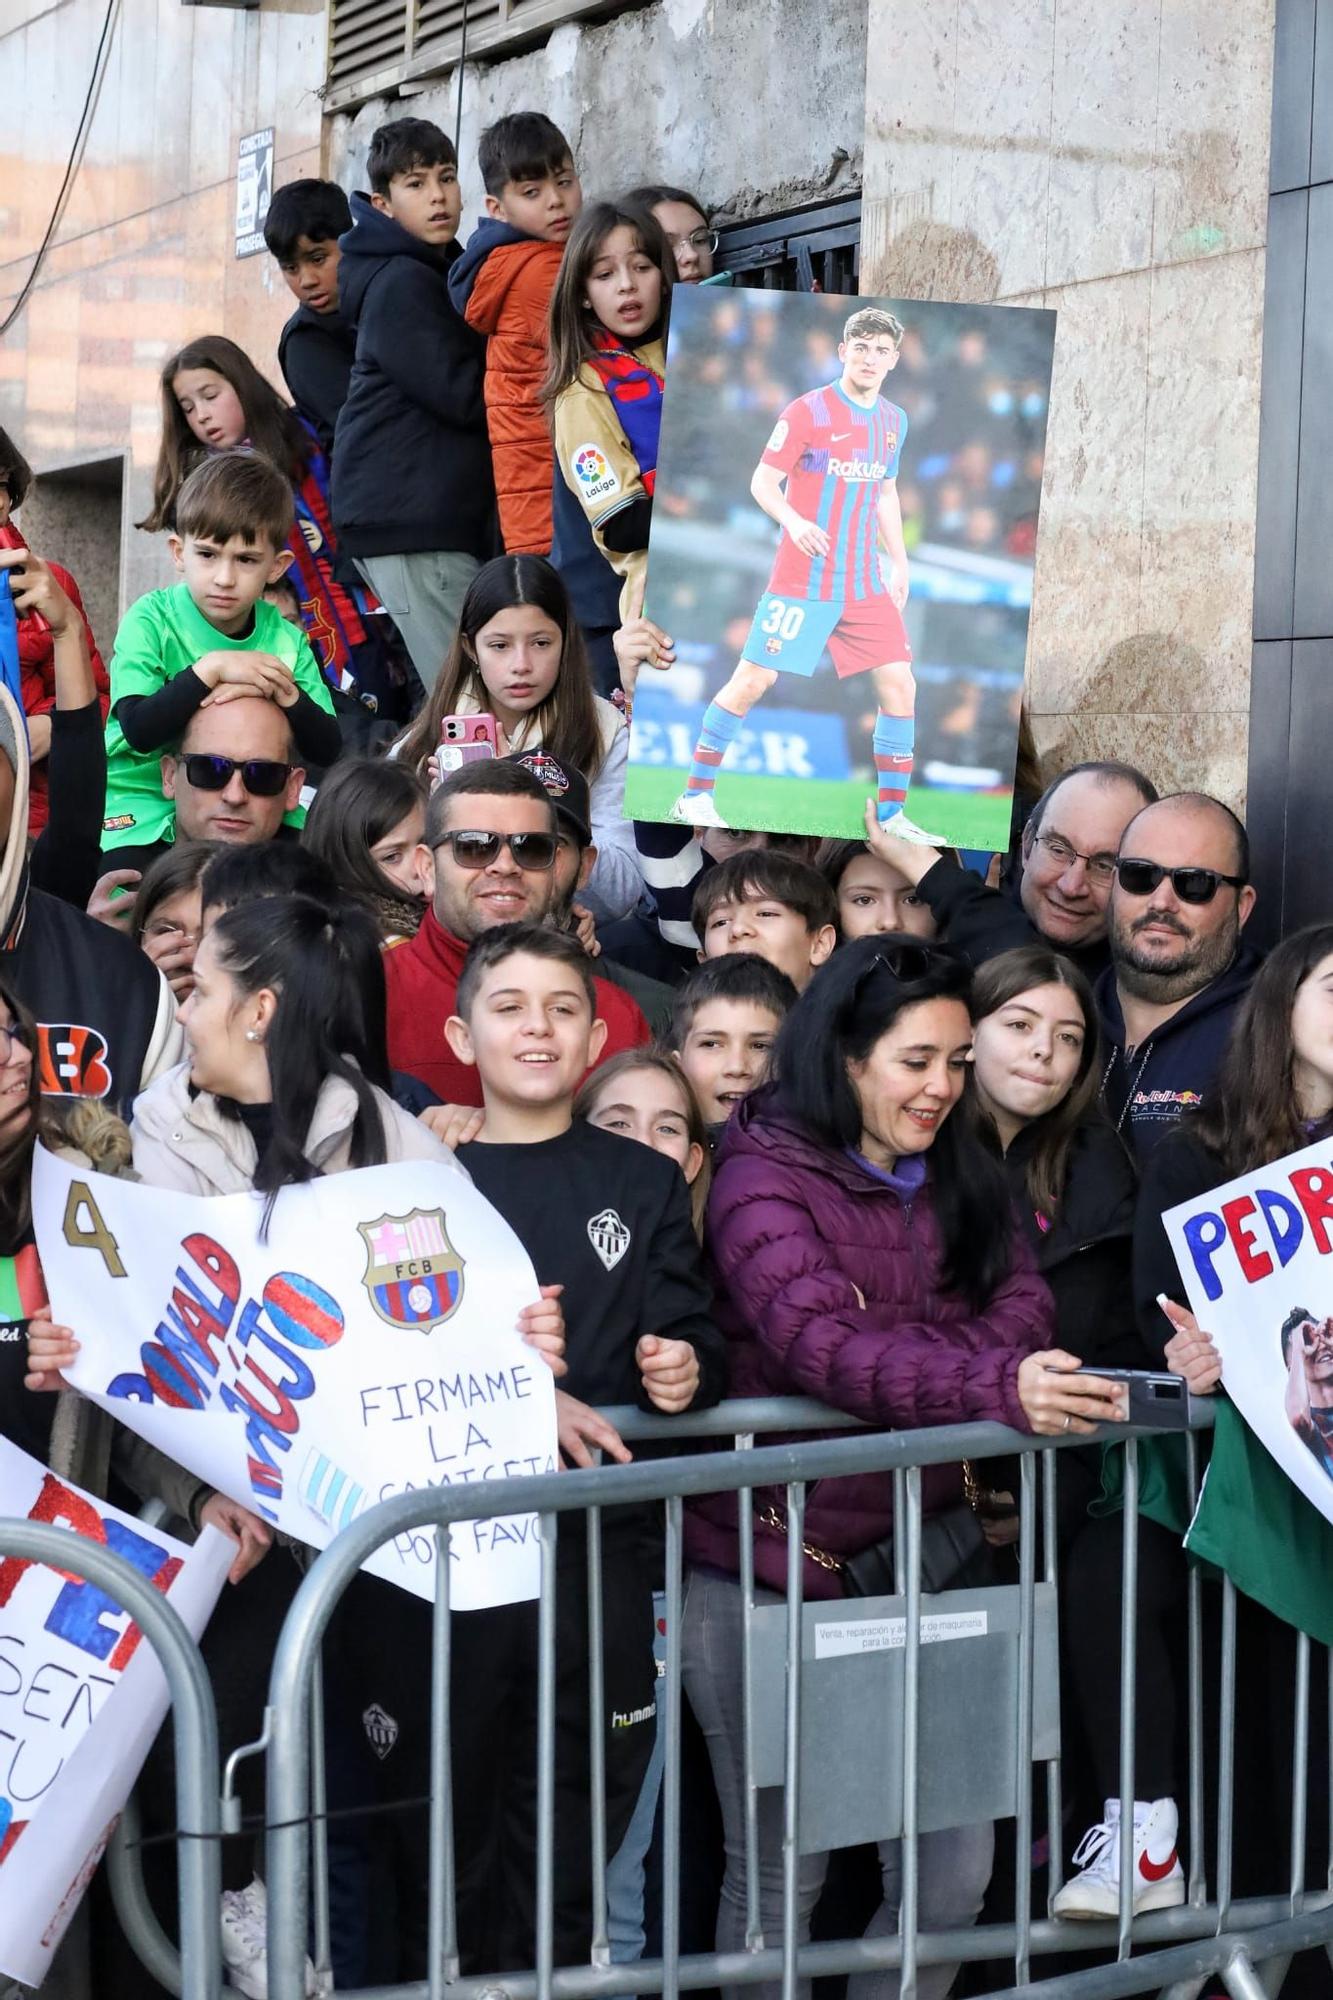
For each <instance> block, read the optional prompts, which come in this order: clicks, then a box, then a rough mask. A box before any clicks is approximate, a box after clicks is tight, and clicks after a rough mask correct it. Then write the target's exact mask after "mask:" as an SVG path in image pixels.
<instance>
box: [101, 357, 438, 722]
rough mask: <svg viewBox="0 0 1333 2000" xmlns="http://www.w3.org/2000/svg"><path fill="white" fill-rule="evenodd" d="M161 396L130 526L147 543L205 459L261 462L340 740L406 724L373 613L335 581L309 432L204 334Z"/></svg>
mask: <svg viewBox="0 0 1333 2000" xmlns="http://www.w3.org/2000/svg"><path fill="white" fill-rule="evenodd" d="M161 396H162V441H161V444H160V445H159V447H158V454H157V470H156V472H155V474H154V478H153V504H152V506H151V507H150V509H149V510H148V513H147V514H146V515H145V516H144V518H143V520H142V521H140V522H139V526H140V527H141V528H146V529H148V530H149V531H150V532H154V533H155V532H156V531H157V530H159V529H162V528H170V527H171V526H173V524H174V518H175V507H176V496H177V494H178V493H179V492H180V490H181V487H182V486H183V485H184V483H185V481H186V479H187V478H188V477H189V475H190V474H191V473H192V472H193V471H194V468H195V466H196V465H199V464H201V463H202V462H203V460H204V459H205V458H206V457H208V455H209V454H210V453H212V452H219V451H234V450H236V449H237V448H239V447H244V448H245V449H247V450H250V451H257V452H259V453H261V454H262V456H263V457H265V458H267V459H268V460H269V462H270V464H272V465H275V466H277V468H278V470H279V472H281V473H282V474H283V475H284V476H285V477H286V478H287V479H288V480H290V481H291V487H292V493H293V495H294V497H295V500H296V524H295V526H294V527H293V529H292V532H291V534H290V536H289V537H288V541H287V547H288V548H289V549H290V550H291V554H292V567H291V570H290V572H289V574H290V576H291V578H292V580H293V582H294V583H295V585H296V591H297V596H298V598H299V599H300V604H301V623H302V627H303V629H304V631H305V634H306V637H307V638H308V639H309V641H310V644H311V646H312V648H313V649H314V653H315V657H316V659H317V660H318V661H319V665H320V669H321V671H322V673H323V675H324V678H325V679H326V680H327V682H328V683H329V686H330V688H331V689H332V690H333V692H334V694H335V695H336V696H337V701H336V706H337V709H338V714H339V718H340V720H341V721H342V722H343V724H344V730H345V734H346V735H347V736H349V737H350V738H352V739H353V740H354V741H359V740H360V739H361V738H362V737H363V736H365V735H367V733H368V732H369V731H370V730H371V729H372V726H373V721H374V719H376V718H380V719H390V720H391V719H393V718H394V717H397V716H401V715H404V714H406V713H407V710H406V708H405V707H404V706H403V702H404V700H405V692H406V690H405V680H404V676H403V675H402V674H401V673H400V672H399V671H398V670H397V668H396V667H395V666H394V665H393V663H392V662H391V661H390V660H389V657H388V655H387V653H386V651H385V647H384V640H383V637H382V635H381V633H380V632H379V631H378V630H377V629H376V626H375V624H374V622H373V621H372V620H371V617H370V614H371V612H372V611H373V610H376V609H377V607H376V606H375V604H374V600H373V599H372V598H371V597H370V596H369V594H368V593H367V592H366V591H365V590H364V588H362V587H361V586H360V585H356V584H348V583H346V582H345V581H343V580H342V578H341V576H340V575H339V574H338V573H336V572H337V569H338V538H337V535H336V534H335V532H334V527H333V515H332V512H331V509H330V505H329V468H328V461H327V460H326V459H325V457H324V453H323V451H322V450H321V449H320V444H319V439H318V436H317V435H316V432H315V429H314V426H313V425H312V424H309V423H307V421H306V419H305V418H304V417H303V416H302V415H301V414H300V412H299V411H297V410H294V409H293V408H292V406H291V404H290V403H285V402H284V401H283V399H282V397H281V396H280V395H279V394H278V392H277V390H276V389H275V388H274V387H273V385H272V383H271V382H269V381H268V380H267V379H266V378H265V377H264V376H263V375H261V374H260V372H259V370H258V369H257V368H256V367H255V364H254V362H253V361H252V360H251V359H250V357H249V355H248V354H247V353H246V352H245V350H244V348H241V347H238V346H237V345H236V342H235V341H234V340H227V339H226V338H225V337H224V336H223V335H222V334H220V333H210V334H204V335H203V336H202V337H201V338H200V339H198V340H192V341H190V342H189V343H188V345H187V346H185V347H182V348H180V349H179V350H178V352H177V353H175V354H173V355H171V356H169V358H168V360H167V362H166V364H165V366H164V367H163V370H162V375H161ZM382 622H383V621H382V619H381V621H380V623H381V624H382Z"/></svg>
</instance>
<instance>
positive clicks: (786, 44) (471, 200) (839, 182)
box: [329, 0, 866, 218]
mask: <svg viewBox="0 0 1333 2000" xmlns="http://www.w3.org/2000/svg"><path fill="white" fill-rule="evenodd" d="M865 62H866V7H865V0H819V4H817V5H814V4H809V0H728V4H727V5H725V6H719V5H717V4H716V0H657V4H654V5H652V6H648V7H644V8H641V9H639V10H637V11H635V12H632V13H627V14H622V15H620V16H618V17H617V18H616V19H614V20H611V21H607V22H604V23H601V24H598V25H592V26H590V25H587V24H576V23H568V24H566V25H565V26H563V27H559V28H557V29H556V30H555V32H554V33H553V34H552V36H551V38H550V40H549V41H548V42H547V43H546V44H545V45H544V46H543V47H541V48H537V49H534V50H532V51H531V52H530V53H528V54H525V55H519V56H511V57H508V58H507V59H504V60H501V61H498V62H495V63H490V64H478V65H476V66H473V65H471V64H469V65H468V67H467V69H466V71H465V72H464V85H463V123H462V144H461V148H460V160H461V163H462V181H463V194H464V203H465V214H466V215H467V216H469V217H472V216H475V214H476V211H477V206H478V201H479V195H480V190H479V188H478V185H477V174H476V146H477V139H478V137H479V136H480V134H481V131H482V129H483V127H484V126H486V125H487V124H489V123H490V122H491V120H492V119H494V118H498V117H500V116H501V115H502V114H503V113H505V112H507V111H518V110H534V109H535V110H540V111H545V112H546V113H547V115H548V116H549V117H551V118H554V119H555V121H556V123H557V124H558V125H559V126H560V128H561V129H562V131H564V132H565V133H566V134H567V136H568V138H569V142H570V144H571V146H572V147H573V150H574V157H575V159H576V161H577V162H578V167H579V172H580V175H581V178H582V181H583V186H584V189H585V190H586V191H587V192H588V193H589V194H611V193H615V192H617V191H620V190H623V189H626V188H629V187H632V186H633V185H634V184H635V182H638V181H647V180H664V181H670V182H673V183H676V184H678V185H682V186H684V187H687V188H691V189H697V190H698V191H699V194H700V196H701V198H702V199H703V200H705V201H706V202H708V203H709V204H710V205H711V207H712V208H713V210H714V212H716V213H720V214H723V215H725V216H726V217H728V218H736V217H740V216H750V215H762V214H771V213H773V212H774V211H776V210H778V209H783V208H791V207H795V206H796V205H797V204H799V203H801V202H809V201H817V200H818V199H819V198H820V196H821V195H826V194H842V193H846V192H848V191H849V190H851V189H854V188H855V187H856V185H857V184H858V182H859V179H860V162H861V137H862V127H863V124H864V115H865V96H864V81H865ZM456 93H457V85H456V82H455V80H454V78H453V77H449V78H445V79H442V80H441V81H440V82H439V83H438V84H428V85H427V86H426V88H425V89H424V90H423V91H422V92H421V93H420V95H415V94H414V95H413V96H412V97H410V98H404V99H402V100H398V101H395V102H394V103H393V104H392V105H390V104H387V103H385V102H383V101H379V102H375V103H371V104H367V105H364V106H363V107H362V108H361V110H359V111H358V112H357V113H356V114H355V116H352V117H347V116H343V117H337V118H334V119H333V120H332V121H331V123H332V128H333V129H332V134H331V144H330V151H329V167H330V171H331V173H332V174H333V175H334V176H335V178H336V179H338V180H340V181H341V182H342V183H343V185H344V186H345V187H348V188H354V187H364V185H365V180H364V176H363V168H364V162H365V155H366V147H367V145H368V144H369V141H370V135H371V133H372V132H373V131H374V129H375V127H376V126H377V125H379V124H381V123H382V122H383V120H384V119H385V118H392V117H401V116H403V115H404V114H411V115H412V116H414V117H422V118H434V119H435V120H436V122H437V123H439V124H441V125H443V126H444V128H445V130H446V131H447V132H452V131H453V129H454V118H455V111H456V104H457V95H456Z"/></svg>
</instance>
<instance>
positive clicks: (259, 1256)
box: [33, 1149, 557, 1610]
mask: <svg viewBox="0 0 1333 2000" xmlns="http://www.w3.org/2000/svg"><path fill="white" fill-rule="evenodd" d="M263 1208H264V1198H263V1197H262V1196H259V1195H253V1194H235V1195H220V1196H216V1197H213V1198H210V1199H205V1198H201V1197H197V1196H191V1195H181V1194H170V1193H166V1192H163V1191H162V1190H161V1189H156V1188H146V1187H140V1186H138V1185H137V1184H136V1183H134V1182H132V1181H122V1180H114V1179H111V1178H109V1177H106V1176H103V1175H99V1174H91V1173H83V1172H80V1171H79V1170H77V1169H75V1168H73V1167H70V1166H68V1165H66V1164H65V1163H64V1162H63V1161H60V1160H58V1159H56V1158H55V1157H54V1156H53V1155H51V1154H49V1153H46V1152H43V1151H41V1150H40V1149H39V1155H38V1158H37V1161H36V1164H35V1168H34V1175H33V1217H34V1223H35V1226H36V1231H37V1241H38V1246H39V1249H40V1252H41V1258H42V1269H43V1272H44V1274H45V1277H46V1282H47V1287H48V1290H49V1292H50V1296H51V1307H52V1312H53V1315H54V1317H55V1319H56V1321H57V1322H58V1323H61V1324H64V1325H66V1326H69V1327H71V1328H72V1329H73V1330H74V1332H75V1334H76V1336H77V1337H78V1340H79V1342H80V1344H81V1350H82V1351H81V1352H80V1354H79V1357H78V1365H77V1367H76V1368H75V1369H74V1370H73V1372H72V1373H71V1375H70V1380H71V1381H72V1382H73V1383H74V1385H75V1386H76V1387H77V1388H78V1389H80V1390H81V1391H82V1392H83V1394H84V1395H87V1396H91V1397H92V1399H93V1400H94V1401H95V1402H99V1403H102V1404H104V1405H105V1406H106V1407H107V1408H108V1409H110V1410H113V1411H114V1412H115V1414H116V1416H117V1417H119V1419H120V1421H121V1422H122V1423H124V1424H128V1425H129V1427H130V1429H131V1430H135V1431H138V1432H139V1433H140V1434H141V1435H142V1436H144V1437H146V1438H147V1439H148V1440H149V1441H150V1442H151V1443H153V1444H155V1445H157V1446H159V1448H160V1449H161V1450H163V1451H165V1452H166V1453H168V1454H169V1455H170V1456H171V1457H172V1458H174V1459H176V1460H177V1461H178V1462H179V1463H180V1464H181V1465H185V1466H188V1467H189V1468H190V1470H191V1471H192V1472H196V1473H198V1474H199V1476H200V1477H201V1478H203V1479H206V1480H208V1481H209V1482H210V1483H211V1484H212V1485H213V1486H215V1487H217V1488H218V1489H219V1491H221V1492H223V1493H226V1494H228V1495H229V1496H230V1498H231V1499H233V1500H238V1501H240V1502H241V1503H242V1504H243V1505H244V1506H247V1507H250V1508H252V1509H253V1510H254V1512H255V1513H257V1514H260V1515H262V1516H263V1518H264V1519H265V1520H267V1521H271V1522H272V1523H273V1524H274V1525H275V1526H276V1527H278V1528H280V1529H281V1530H283V1532H284V1533H286V1534H290V1535H292V1536H294V1537H296V1538H298V1539H299V1540H301V1541H304V1542H309V1543H311V1544H312V1545H313V1546H314V1547H315V1548H323V1547H324V1546H325V1545H326V1543H328V1542H329V1541H331V1540H332V1539H333V1537H334V1535H336V1534H337V1533H338V1532H339V1530H340V1529H342V1528H345V1527H347V1526H349V1524H350V1523H351V1522H352V1521H354V1520H355V1519H356V1518H357V1516H358V1515H359V1514H361V1513H363V1512H364V1510H365V1509H366V1508H367V1507H371V1506H373V1505H374V1504H375V1503H376V1502H377V1501H380V1500H386V1499H388V1498H390V1497H391V1496H392V1495H394V1494H398V1493H405V1492H410V1491H413V1490H415V1489H418V1488H421V1487H425V1486H451V1485H456V1484H475V1483H477V1482H479V1481H484V1480H487V1479H499V1478H506V1477H510V1476H518V1475H526V1474H532V1473H539V1472H550V1471H554V1470H555V1469H556V1465H557V1459H556V1427H555V1392H554V1378H553V1377H552V1375H551V1372H550V1370H549V1368H547V1366H546V1364H545V1362H544V1361H543V1360H542V1359H541V1357H540V1355H538V1354H536V1353H535V1352H534V1350H533V1349H532V1348H530V1347H529V1346H527V1345H526V1343H525V1342H524V1341H523V1340H522V1339H521V1338H520V1336H519V1334H518V1332H517V1331H516V1326H517V1320H518V1315H519V1313H520V1312H521V1310H522V1309H523V1307H524V1306H527V1305H531V1304H533V1302H534V1301H535V1300H536V1298H537V1289H538V1288H537V1279H536V1276H535V1275H534V1273H533V1269H532V1265H531V1264H530V1262H529V1261H528V1257H527V1253H526V1252H525V1251H524V1249H523V1246H522V1245H521V1244H520V1242H519V1240H518V1238H517V1237H516V1236H515V1235H514V1233H513V1231H512V1230H511V1229H510V1228H509V1226H508V1224H507V1223H505V1222H504V1221H503V1220H502V1219H501V1218H500V1216H498V1215H497V1214H496V1212H495V1210H494V1209H493V1208H492V1207H491V1206H490V1204H489V1203H488V1202H486V1201H484V1200H483V1199H482V1197H481V1196H480V1195H479V1194H478V1193H477V1191H476V1189H475V1188H474V1187H473V1186H472V1184H471V1182H470V1181H469V1180H468V1179H467V1178H466V1177H465V1176H464V1175H463V1174H460V1173H456V1172H454V1171H452V1170H451V1169H450V1168H449V1167H447V1166H445V1165H443V1164H437V1163H435V1162H431V1161H427V1162H422V1161H414V1162H410V1163H409V1162H404V1163H401V1164H398V1165H395V1166H385V1167H365V1168H361V1169H360V1170H358V1171H357V1172H354V1173H347V1174H334V1175H330V1176H329V1177H328V1178H327V1179H324V1180H315V1181H310V1182H307V1183H306V1184H304V1185H302V1186H296V1187H290V1188H286V1189H284V1191H283V1192H282V1194H280V1195H279V1197H278V1199H277V1202H276V1204H275V1206H274V1209H273V1214H272V1216H271V1218H270V1222H269V1228H268V1235H267V1241H261V1240H260V1233H259V1232H260V1225H261V1220H262V1216H263ZM449 1549H450V1557H451V1564H450V1594H451V1602H452V1603H453V1604H454V1606H455V1607H456V1608H457V1609H459V1610H473V1609H476V1608H478V1607H482V1606H486V1605H494V1604H514V1603H519V1602H521V1601H523V1600H525V1599H528V1598H532V1597H535V1596H536V1594H537V1588H538V1581H539V1574H540V1555H539V1549H538V1543H537V1525H536V1517H535V1516H534V1515H532V1514H523V1515H516V1516H510V1517H508V1518H506V1519H495V1520H476V1521H466V1522H462V1523H460V1524H458V1525H457V1526H456V1527H454V1528H453V1529H452V1530H451V1531H450V1537H449ZM366 1568H367V1569H368V1570H370V1571H372V1572H373V1573H374V1574H375V1575H376V1576H382V1577H387V1578H388V1579H389V1580H390V1581H391V1582H393V1583H398V1584H401V1585H403V1587H404V1588H405V1589H407V1590H411V1591H414V1592H415V1593H416V1594H417V1596H419V1597H425V1598H430V1597H433V1595H434V1588H435V1540H434V1535H433V1532H431V1531H422V1532H418V1533H416V1534H410V1535H402V1536H400V1537H398V1538H397V1540H395V1541H393V1542H391V1543H388V1544H386V1545H385V1546H384V1547H383V1548H381V1549H379V1550H378V1551H377V1552H376V1553H375V1554H374V1555H373V1556H372V1557H371V1558H370V1560H369V1561H368V1562H367V1564H366Z"/></svg>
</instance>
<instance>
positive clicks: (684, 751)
mask: <svg viewBox="0 0 1333 2000" xmlns="http://www.w3.org/2000/svg"><path fill="white" fill-rule="evenodd" d="M1054 339H1055V314H1054V313H1052V312H1044V311H1036V310H1029V309H1027V308H1020V307H1006V306H956V305H945V304H938V303H933V302H926V301H919V300H912V301H905V300H894V299H855V298H834V297H830V296H827V295H822V294H811V293H805V292H767V291H745V290H728V289H724V288H717V289H714V288H711V287H702V288H701V287H697V286H681V287H680V288H679V290H677V292H676V293H675V295H674V297H673V299H672V305H671V332H670V340H669V345H668V349H667V373H666V394H665V401H664V406H663V419H662V436H661V445H660V449H659V452H658V460H657V480H656V496H655V500H654V505H653V525H652V539H651V543H650V547H649V552H648V585H647V596H646V602H645V605H644V610H645V614H646V616H647V617H648V618H650V619H651V620H653V622H654V623H655V624H657V625H659V626H660V627H662V629H663V630H664V631H666V632H667V633H669V634H670V636H671V639H672V641H673V643H674V650H675V664H674V665H673V666H671V667H670V668H669V669H668V670H666V671H665V672H663V671H661V670H660V669H657V668H654V667H652V666H645V667H644V668H643V669H642V670H641V671H640V673H639V676H638V682H637V686H636V689H635V694H634V708H633V724H632V728H631V734H630V769H629V779H628V783H627V787H626V811H627V812H628V813H629V814H630V815H631V816H632V817H633V818H636V819H649V820H653V819H655V820H667V819H672V820H677V821H679V822H681V823H682V824H684V825H688V826H693V827H718V826H723V827H731V828H736V829H764V830H767V831H773V832H779V831H780V832H787V833H807V834H842V835H847V836H857V835H864V831H865V811H866V802H867V800H873V801H874V809H875V813H876V816H877V817H878V818H879V819H880V820H881V821H882V822H885V823H887V824H893V823H894V822H897V826H896V828H895V830H896V831H900V832H902V833H905V834H907V835H908V837H909V838H920V837H922V836H923V835H928V836H930V837H931V838H933V839H934V840H935V841H937V842H938V843H939V844H941V845H948V846H956V847H962V848H969V849H983V850H984V849H1003V848H1005V847H1007V846H1008V844H1009V818H1010V808H1011V800H1012V792H1013V775H1014V759H1015V752H1016V748H1017V739H1018V717H1019V709H1020V705H1021V701H1022V692H1023V663H1024V656H1025V653H1026V649H1027V632H1028V617H1029V612H1030V609H1031V604H1032V573H1033V563H1034V558H1035V553H1036V543H1037V517H1038V512H1039V508H1040V502H1041V477H1042V463H1043V457H1044V453H1045V445H1046V419H1047V408H1048V403H1049V397H1050V382H1051V354H1052V349H1053V346H1054Z"/></svg>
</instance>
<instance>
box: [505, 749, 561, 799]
mask: <svg viewBox="0 0 1333 2000" xmlns="http://www.w3.org/2000/svg"><path fill="white" fill-rule="evenodd" d="M516 761H517V762H518V763H520V764H521V765H522V766H523V768H524V770H525V771H531V773H532V775H533V777H534V778H535V779H536V780H537V783H538V784H539V785H540V786H541V787H542V789H543V790H544V791H547V792H554V793H555V794H556V795H557V796H559V795H561V794H563V793H565V792H567V791H568V790H569V779H568V778H567V777H566V776H565V774H564V772H563V771H562V770H561V768H560V766H559V764H557V763H556V761H555V758H554V757H552V756H551V755H550V753H549V752H548V751H546V750H529V751H528V752H527V754H526V756H523V757H519V758H518V759H517V760H516Z"/></svg>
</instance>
